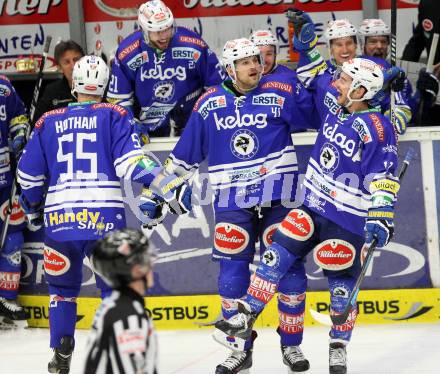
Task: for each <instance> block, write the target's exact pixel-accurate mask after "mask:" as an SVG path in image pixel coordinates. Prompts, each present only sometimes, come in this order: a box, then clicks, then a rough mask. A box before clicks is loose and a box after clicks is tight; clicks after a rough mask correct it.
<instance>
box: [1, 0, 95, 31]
mask: <svg viewBox="0 0 440 374" xmlns="http://www.w3.org/2000/svg"><path fill="white" fill-rule="evenodd" d="M90 2H91V1H90ZM67 3H68V0H32V1H31V0H3V1H0V26H2V25H3V26H4V25H22V24H28V25H29V24H45V23H66V22H69V15H68V10H67Z"/></svg>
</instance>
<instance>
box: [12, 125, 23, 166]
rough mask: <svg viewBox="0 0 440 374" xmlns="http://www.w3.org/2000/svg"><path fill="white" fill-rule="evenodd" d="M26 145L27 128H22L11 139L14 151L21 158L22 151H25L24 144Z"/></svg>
mask: <svg viewBox="0 0 440 374" xmlns="http://www.w3.org/2000/svg"><path fill="white" fill-rule="evenodd" d="M25 145H26V130H25V129H21V130H19V131H17V132H16V134H15V135H14V137H13V138H12V141H11V148H12V152H14V155H15V157H16V158H17V159H18V158H20V155H21V152H23V149H24V146H25Z"/></svg>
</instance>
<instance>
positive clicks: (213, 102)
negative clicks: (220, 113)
mask: <svg viewBox="0 0 440 374" xmlns="http://www.w3.org/2000/svg"><path fill="white" fill-rule="evenodd" d="M218 108H226V96H225V95H222V96H215V97H210V98H209V99H208V100H206V101H205V102H204V103H203V105H202V106H201V107H200V109H199V113H200V114H201V116H202V118H203V119H206V118H208V115H209V112H210V111H211V110H214V109H218Z"/></svg>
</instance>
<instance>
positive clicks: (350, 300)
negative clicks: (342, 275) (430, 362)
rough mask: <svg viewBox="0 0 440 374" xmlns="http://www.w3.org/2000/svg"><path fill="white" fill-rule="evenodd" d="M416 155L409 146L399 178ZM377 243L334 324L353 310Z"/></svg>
mask: <svg viewBox="0 0 440 374" xmlns="http://www.w3.org/2000/svg"><path fill="white" fill-rule="evenodd" d="M413 156H414V149H412V148H409V149H408V151H407V152H406V155H405V159H404V160H403V164H402V166H401V168H400V172H399V180H400V181H402V179H403V177H404V176H405V174H406V171H407V170H408V165H409V163H410V162H411V159H412V158H413ZM376 245H377V239H376V238H374V239H373V241H372V243H371V244H370V246H369V247H368V250H367V254H366V256H365V259H364V262H363V264H362V268H361V273H360V274H359V276H358V278H357V280H356V283H355V285H354V288H353V291H352V292H351V294H350V297H349V298H348V302H347V305H346V307H345V309H344V311H343V312H342V313H341V314H335V315H330V318H331V320H332V322H333V324H334V325H342V324H344V323H345V321H347V318H348V315H349V314H350V312H351V309H352V307H354V306H355V304H356V299H357V295H358V293H359V291H360V286H361V284H362V281H363V280H364V278H365V274H366V273H367V270H368V266H369V265H370V262H371V259H372V258H373V252H374V250H375V249H376Z"/></svg>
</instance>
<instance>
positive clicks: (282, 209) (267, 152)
mask: <svg viewBox="0 0 440 374" xmlns="http://www.w3.org/2000/svg"><path fill="white" fill-rule="evenodd" d="M222 60H223V64H224V66H225V67H226V69H227V72H228V74H229V77H230V79H229V80H226V81H225V82H224V83H223V84H222V85H218V86H214V87H211V88H210V89H208V91H207V92H206V93H205V94H204V95H202V97H201V98H200V99H199V100H198V101H197V102H196V104H195V106H194V109H193V113H192V114H191V116H190V118H189V121H188V124H187V126H186V128H185V131H184V132H183V134H182V136H181V137H180V139H179V141H178V142H177V144H176V146H175V148H174V150H173V152H172V153H171V155H170V158H169V160H168V161H167V165H166V169H167V170H168V171H169V172H172V173H176V174H177V175H188V174H189V175H190V174H192V173H193V172H195V170H196V169H197V168H198V166H199V164H200V163H201V162H202V161H203V160H204V159H207V160H208V171H209V179H210V183H211V186H212V188H213V190H214V195H215V199H214V211H215V233H214V247H213V260H214V261H218V262H219V265H220V273H219V279H218V285H219V294H220V296H221V300H222V313H223V316H224V318H225V319H228V318H230V317H232V316H233V315H234V314H236V313H237V300H238V299H240V298H241V297H243V296H244V295H245V293H246V289H247V288H248V286H249V282H250V270H249V264H250V263H252V262H253V258H254V253H255V243H256V241H257V240H259V241H260V253H263V251H264V249H265V248H266V246H267V245H268V243H270V236H271V233H272V232H273V231H274V230H275V228H276V226H277V225H278V224H279V222H280V221H281V220H282V218H283V217H284V216H285V215H286V214H287V212H288V211H289V208H288V205H287V204H285V203H287V201H289V200H291V201H293V200H294V199H295V193H296V183H297V171H298V164H297V159H296V154H295V149H294V146H293V144H292V139H291V135H290V134H291V132H292V131H293V130H296V129H304V128H306V127H307V126H308V122H307V117H306V116H305V115H303V112H305V113H307V114H308V113H310V112H311V109H312V105H313V104H312V103H311V100H307V102H306V104H307V105H308V106H301V108H300V105H299V104H298V102H300V100H299V99H298V102H297V101H296V96H297V95H299V94H300V93H297V92H296V89H295V87H294V86H293V85H292V84H291V83H290V82H289V79H288V77H287V76H285V75H283V74H268V75H266V76H264V77H262V72H263V65H262V57H261V54H260V50H259V49H258V47H257V46H256V45H255V44H253V43H252V42H251V41H250V40H248V39H245V38H241V39H235V40H230V41H228V42H227V43H226V44H225V46H224V49H223V57H222ZM284 200H285V201H284ZM263 257H264V255H263ZM293 267H294V268H295V269H296V274H300V275H302V277H301V279H305V270H304V266H303V263H302V262H301V261H299V262H298V263H296V264H294V265H293ZM300 275H297V276H296V277H297V278H296V279H298V278H300ZM279 291H280V294H279V295H280V296H279V300H280V306H279V310H280V318H282V316H287V315H288V314H298V313H301V310H302V312H303V311H304V293H305V282H304V284H299V282H295V279H293V277H292V276H291V274H290V273H288V274H286V276H285V277H284V278H283V280H282V281H281V286H280V289H279ZM284 320H286V319H285V318H284ZM294 327H296V326H291V325H290V324H289V322H286V323H285V324H282V325H281V326H280V330H279V331H280V335H281V342H282V345H283V347H282V351H283V358H284V359H287V357H288V355H289V354H291V355H293V354H295V355H297V356H298V357H299V356H301V355H302V353H301V352H300V351H299V350H295V352H292V351H291V349H290V346H291V345H293V344H291V335H292V334H291V332H292V330H291V329H292V328H294ZM254 338H255V335H254V336H252V337H249V339H248V340H247V341H246V342H245V343H244V345H243V349H244V351H243V352H238V351H233V352H232V354H231V355H230V356H229V357H228V358H227V359H226V361H225V362H223V363H222V364H220V365H218V366H217V368H216V374H232V373H237V372H239V371H240V372H245V370H247V369H249V368H250V367H251V366H252V347H253V340H254ZM218 339H220V340H222V341H223V342H224V343H225V344H227V339H226V337H225V336H223V337H218ZM230 348H233V344H231V346H230ZM300 364H301V365H303V366H304V367H305V366H308V362H307V361H306V360H305V359H304V360H302V361H301V363H300Z"/></svg>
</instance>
